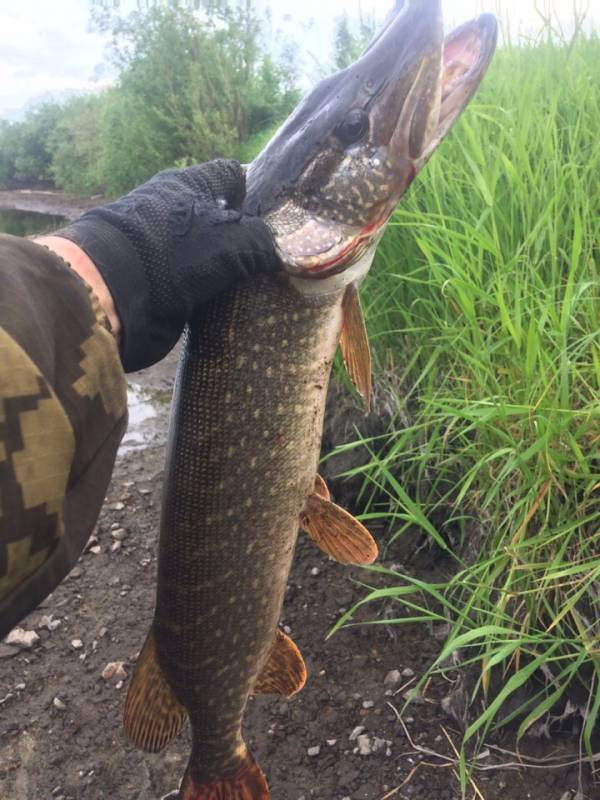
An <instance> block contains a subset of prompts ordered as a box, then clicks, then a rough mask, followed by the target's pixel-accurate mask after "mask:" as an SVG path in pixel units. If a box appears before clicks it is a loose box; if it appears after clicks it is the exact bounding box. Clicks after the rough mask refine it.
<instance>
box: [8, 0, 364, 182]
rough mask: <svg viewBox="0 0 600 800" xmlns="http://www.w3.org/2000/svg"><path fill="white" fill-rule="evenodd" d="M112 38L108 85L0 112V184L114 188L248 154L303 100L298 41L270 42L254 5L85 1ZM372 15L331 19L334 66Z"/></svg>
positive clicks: (225, 0) (358, 40) (354, 47)
mask: <svg viewBox="0 0 600 800" xmlns="http://www.w3.org/2000/svg"><path fill="white" fill-rule="evenodd" d="M92 6H93V8H94V23H95V25H96V26H99V27H100V28H101V29H102V30H104V31H106V32H109V33H110V34H111V38H112V45H111V50H110V51H111V60H112V62H113V66H114V67H115V68H116V69H117V72H118V79H117V80H116V82H115V84H114V86H112V87H111V88H108V89H105V90H104V91H102V92H99V93H95V94H84V95H81V96H76V97H73V98H71V99H69V100H67V101H65V102H48V103H45V104H44V105H42V106H39V107H35V108H33V109H31V110H30V111H29V113H28V114H27V115H26V117H25V119H24V120H23V121H22V122H13V123H9V122H8V121H5V120H0V188H14V187H18V186H26V187H30V186H33V185H40V184H46V185H54V186H56V187H58V188H61V189H64V190H66V191H67V192H70V193H73V194H76V195H80V196H90V195H93V194H100V195H105V196H116V195H119V194H122V193H124V192H126V191H128V190H130V189H132V188H133V187H134V186H136V185H138V184H139V183H141V182H143V181H144V180H147V179H148V178H149V177H151V176H152V175H153V174H154V173H156V172H158V171H159V170H161V169H165V168H169V167H173V166H186V165H188V164H193V163H198V162H201V161H205V160H208V159H210V158H214V157H216V156H220V157H226V158H227V157H231V158H238V159H239V160H240V161H242V162H247V161H249V160H251V159H252V158H253V157H254V156H255V155H256V154H257V153H258V152H259V151H260V149H261V148H262V146H263V144H264V143H265V142H266V141H267V140H268V138H269V137H270V135H271V134H272V133H273V131H274V130H275V129H276V128H277V126H278V124H279V123H280V122H281V121H282V120H284V119H285V118H286V117H287V115H288V114H289V112H290V111H291V110H292V109H293V108H294V106H295V105H296V103H297V102H298V99H299V97H300V90H299V89H298V85H297V84H298V77H299V76H298V66H297V63H296V47H297V46H296V45H294V44H293V43H292V42H287V43H283V44H282V45H281V46H280V47H279V48H278V49H277V48H274V47H273V43H270V46H269V47H267V43H266V42H265V37H264V32H263V29H264V22H265V18H264V16H263V15H262V14H261V13H260V12H259V11H258V10H257V4H256V3H254V2H252V0H248V2H244V3H237V2H235V1H234V0H217V2H215V0H210V2H209V1H208V0H207V2H199V3H196V4H195V6H194V5H192V4H190V3H187V2H185V1H184V0H181V2H171V3H169V4H162V3H149V4H139V5H138V9H137V10H136V11H134V12H132V13H129V14H125V15H123V14H122V13H121V12H120V6H119V3H113V2H106V0H94V2H93V3H92ZM374 26H375V19H374V18H372V17H367V16H365V17H363V18H362V20H361V22H360V24H359V25H358V27H357V29H356V30H354V29H353V26H352V25H351V24H350V21H349V19H348V17H347V16H342V17H340V18H339V19H338V20H337V24H336V28H335V38H334V42H333V52H334V62H335V64H336V65H337V66H343V65H345V64H347V63H349V62H350V61H352V60H353V59H354V58H355V57H356V55H357V53H359V52H360V50H361V49H362V47H363V46H364V43H365V42H366V41H367V40H368V39H369V38H370V35H371V34H372V32H373V29H374Z"/></svg>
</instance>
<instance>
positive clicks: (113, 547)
mask: <svg viewBox="0 0 600 800" xmlns="http://www.w3.org/2000/svg"><path fill="white" fill-rule="evenodd" d="M120 549H121V542H119V541H117V542H113V543H112V544H111V546H110V552H111V553H116V552H117V550H120Z"/></svg>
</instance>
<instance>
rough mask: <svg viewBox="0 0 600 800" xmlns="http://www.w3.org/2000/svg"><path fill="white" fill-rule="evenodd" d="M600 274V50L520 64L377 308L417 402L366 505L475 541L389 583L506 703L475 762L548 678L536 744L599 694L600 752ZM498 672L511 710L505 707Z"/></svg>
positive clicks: (397, 222)
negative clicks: (447, 627) (384, 502)
mask: <svg viewBox="0 0 600 800" xmlns="http://www.w3.org/2000/svg"><path fill="white" fill-rule="evenodd" d="M599 265H600V39H599V38H597V37H591V38H587V39H584V38H578V39H577V40H576V41H574V42H570V43H564V44H560V43H557V42H552V41H549V40H548V38H544V40H543V41H542V40H540V41H538V42H537V43H533V42H532V43H526V44H524V45H522V46H508V47H505V48H502V49H501V50H500V51H499V52H498V53H497V56H496V58H495V61H494V64H493V65H492V68H491V70H490V73H489V75H488V77H487V78H486V80H485V83H484V85H483V87H482V89H481V91H480V92H479V94H478V95H477V97H476V99H475V101H474V102H473V103H472V104H471V105H470V107H469V109H468V110H467V112H466V113H465V115H464V117H463V119H462V120H461V121H460V123H459V124H458V125H457V126H456V129H455V131H454V132H453V134H452V135H451V136H450V137H449V139H448V141H446V142H445V143H444V144H443V145H442V147H441V148H440V150H439V151H438V153H437V154H436V155H435V156H434V158H433V159H432V161H431V163H430V164H429V165H428V167H427V168H426V170H425V171H424V173H423V174H422V175H421V176H420V179H419V180H418V181H417V182H416V185H415V186H414V188H413V189H412V190H411V192H410V194H409V196H408V197H406V198H405V199H404V201H403V203H402V205H401V208H400V209H399V210H398V212H397V213H396V215H395V217H394V219H393V222H392V224H391V226H390V229H389V231H388V233H387V234H386V237H385V239H384V241H383V243H382V245H381V247H380V250H379V252H378V256H377V259H376V262H375V265H374V268H373V270H372V272H371V275H370V277H369V280H368V281H367V283H366V284H365V287H364V290H363V296H364V297H363V303H364V305H365V307H366V311H367V319H368V327H369V331H370V337H371V341H372V344H373V347H374V350H375V353H376V356H377V360H378V362H379V363H380V364H383V363H386V364H393V365H394V369H395V371H396V372H397V373H399V374H401V375H402V383H403V385H404V386H406V387H409V388H408V389H407V391H406V393H405V396H404V397H402V398H400V399H399V400H398V410H399V411H400V410H403V411H404V412H405V415H406V416H408V418H409V419H410V421H411V422H410V425H409V426H408V427H403V428H399V429H398V430H394V431H392V432H390V434H389V436H388V437H387V441H386V442H385V447H384V448H383V450H382V449H381V447H380V445H381V442H380V443H378V447H375V443H373V444H372V451H373V453H374V455H373V459H372V461H371V463H369V464H367V465H366V466H365V467H364V468H363V469H362V472H363V473H364V476H365V484H366V485H365V491H366V492H369V491H370V487H371V488H372V487H373V486H377V487H378V488H379V489H380V490H383V491H384V492H385V493H386V494H387V496H388V498H389V505H388V507H386V509H381V508H376V507H373V508H371V509H370V512H371V513H372V514H375V515H377V514H379V515H382V516H385V517H386V518H387V519H388V520H389V521H390V522H391V525H392V535H391V538H392V539H393V538H395V537H397V536H401V535H402V534H403V533H404V532H405V531H406V530H407V529H408V528H410V527H414V526H418V527H420V528H421V529H422V530H423V531H425V532H426V533H427V534H428V535H429V536H430V537H431V538H432V539H434V540H435V541H436V542H437V543H438V544H440V545H442V546H443V547H446V548H448V545H447V543H446V542H447V538H446V535H445V533H446V531H447V530H450V529H452V530H453V531H455V533H457V535H458V536H459V539H460V541H459V543H458V544H457V545H454V546H453V547H452V548H451V550H452V558H453V559H454V563H455V570H456V571H455V573H454V574H453V575H452V576H451V577H450V578H449V579H448V580H447V582H445V583H440V584H436V585H432V584H427V583H418V582H416V581H415V580H414V579H413V578H410V577H409V576H408V575H399V574H393V573H389V575H388V578H389V580H388V583H389V588H388V589H385V590H382V591H384V592H385V593H386V596H387V597H390V598H394V599H395V601H397V603H398V604H399V608H398V621H399V622H403V621H408V620H412V621H414V620H415V619H417V620H422V621H427V622H431V621H432V620H433V619H437V618H439V617H441V618H443V619H447V620H448V621H449V622H450V624H451V633H450V636H449V638H448V641H447V642H446V644H445V646H444V647H443V649H442V652H441V653H440V657H439V659H438V661H437V662H436V663H435V664H434V665H432V670H433V671H437V670H441V669H442V668H443V665H444V663H445V659H447V658H448V657H449V656H450V655H451V654H452V653H455V652H457V651H460V653H461V656H462V658H463V660H464V663H465V664H466V665H470V668H471V669H472V668H473V666H472V665H476V668H477V670H478V672H477V674H478V675H479V676H480V677H479V683H478V686H477V691H478V692H479V693H480V695H482V696H483V697H486V696H487V699H488V703H487V705H486V710H485V711H484V712H483V713H482V714H481V715H480V716H479V717H478V718H477V719H476V720H475V722H473V723H472V725H471V727H470V728H469V729H468V730H467V732H466V734H465V737H464V745H463V748H464V746H466V745H467V743H470V745H473V744H474V743H477V742H481V741H483V740H484V739H485V736H486V734H487V733H488V732H489V731H490V730H491V729H493V728H494V727H497V726H500V725H503V724H506V723H507V722H509V721H511V719H512V718H513V717H514V716H515V715H514V714H513V715H511V716H510V717H509V718H507V717H506V715H504V716H503V714H502V703H503V702H504V700H505V699H506V698H507V697H508V696H509V695H510V694H512V693H513V692H514V691H515V690H516V688H518V686H519V685H521V684H522V683H523V682H525V681H527V680H528V679H529V678H530V676H531V674H532V673H534V672H536V673H538V674H543V680H544V682H545V686H544V687H543V688H542V689H541V690H540V691H539V692H538V694H537V695H535V696H532V698H531V700H530V701H529V702H528V703H527V704H526V707H521V709H520V712H521V714H520V717H519V719H518V722H519V724H520V726H519V729H518V733H519V737H520V736H522V735H523V734H524V733H525V732H526V730H527V729H528V727H529V726H530V725H531V724H532V723H533V722H534V721H535V720H536V719H538V718H539V717H540V715H542V714H544V713H545V711H546V710H547V709H548V708H549V707H550V706H551V705H552V704H553V703H554V702H557V701H558V700H559V699H560V698H561V697H562V696H563V695H564V692H565V691H566V689H567V688H568V687H569V686H570V685H571V684H572V683H573V682H577V681H581V682H583V684H584V688H585V691H587V692H588V693H589V701H588V704H587V706H586V711H585V725H584V737H583V740H584V744H585V747H586V749H587V751H588V753H590V752H591V747H592V745H591V734H592V730H593V728H594V725H595V724H596V720H597V716H598V709H599V706H600V622H599V621H598V619H599V612H600V401H599V385H600V325H599V320H600V313H599V312H600V302H599V301H600V284H599V276H600V269H599ZM350 446H352V445H350ZM375 453H378V455H375ZM390 509H391V510H390ZM440 518H443V519H444V524H443V525H438V527H436V526H435V525H434V523H433V520H438V521H439V519H440ZM379 596H380V591H377V592H374V593H372V594H371V595H370V596H369V597H368V598H367V602H370V601H371V600H374V599H377V598H378V597H379ZM354 611H355V609H353V610H352V611H351V612H349V614H348V615H346V617H345V618H344V619H343V620H342V621H341V623H340V624H348V623H349V622H350V620H351V619H352V616H353V614H354ZM541 666H543V673H540V667H541ZM492 673H494V677H495V678H497V679H499V680H500V684H501V685H503V687H504V688H503V689H502V690H501V692H500V694H498V693H497V692H495V693H491V692H490V693H489V694H488V693H487V690H488V685H489V680H490V675H491V674H492ZM495 685H496V683H495ZM465 752H467V751H466V750H465V749H463V761H462V764H461V769H462V781H463V788H464V786H466V780H467V761H466V757H465V756H464V753H465Z"/></svg>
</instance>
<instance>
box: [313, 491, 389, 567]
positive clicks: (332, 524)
mask: <svg viewBox="0 0 600 800" xmlns="http://www.w3.org/2000/svg"><path fill="white" fill-rule="evenodd" d="M300 527H301V528H302V530H304V531H306V533H308V535H309V536H310V537H311V539H312V540H313V541H314V543H315V544H316V545H317V547H319V548H320V549H321V550H323V552H324V553H327V554H328V555H330V556H332V557H333V558H335V559H336V561H339V562H340V563H341V564H372V563H373V562H374V561H375V559H376V558H377V545H376V544H375V540H374V539H373V537H372V536H371V534H370V533H369V531H368V530H367V529H366V528H365V526H364V525H363V524H362V523H360V522H359V521H358V520H357V519H355V518H354V517H353V516H352V514H349V513H348V512H347V511H344V509H343V508H340V506H336V504H335V503H332V502H331V501H329V500H325V499H324V498H323V497H322V496H321V495H320V494H317V493H316V492H315V493H313V494H311V495H310V496H309V498H308V500H307V501H306V506H305V508H304V511H303V512H302V514H301V515H300Z"/></svg>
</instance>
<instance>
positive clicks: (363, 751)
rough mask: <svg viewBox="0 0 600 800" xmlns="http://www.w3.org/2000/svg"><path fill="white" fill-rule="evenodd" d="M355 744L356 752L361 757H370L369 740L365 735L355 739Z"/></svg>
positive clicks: (370, 747)
mask: <svg viewBox="0 0 600 800" xmlns="http://www.w3.org/2000/svg"><path fill="white" fill-rule="evenodd" d="M356 744H357V745H358V752H359V753H360V755H361V756H370V755H371V753H372V752H373V748H372V746H371V739H370V738H369V736H368V735H367V734H366V733H362V734H361V735H360V736H358V737H357V739H356Z"/></svg>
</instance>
